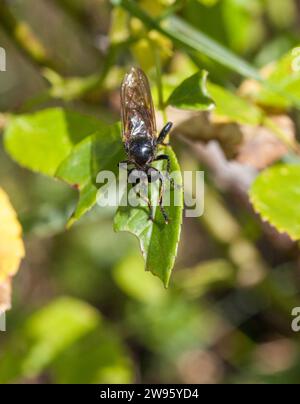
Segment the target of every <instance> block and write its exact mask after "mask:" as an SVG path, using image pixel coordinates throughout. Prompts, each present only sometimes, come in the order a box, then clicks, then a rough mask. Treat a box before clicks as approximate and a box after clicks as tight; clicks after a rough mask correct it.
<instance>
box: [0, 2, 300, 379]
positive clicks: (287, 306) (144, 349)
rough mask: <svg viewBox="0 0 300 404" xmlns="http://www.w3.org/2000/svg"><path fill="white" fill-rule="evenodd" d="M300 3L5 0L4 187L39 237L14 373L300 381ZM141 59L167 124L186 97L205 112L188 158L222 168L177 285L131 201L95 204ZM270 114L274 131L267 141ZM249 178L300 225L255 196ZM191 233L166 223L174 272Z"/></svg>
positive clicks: (33, 242) (16, 320)
mask: <svg viewBox="0 0 300 404" xmlns="http://www.w3.org/2000/svg"><path fill="white" fill-rule="evenodd" d="M299 16H300V7H299V2H298V1H296V0H276V1H269V0H268V1H265V0H253V1H252V0H251V1H240V0H151V1H148V0H139V1H132V0H115V1H111V2H109V1H106V0H76V1H69V0H55V1H51V0H40V1H39V2H36V1H34V0H27V1H21V0H18V1H15V2H13V3H11V4H10V3H9V4H8V3H7V2H5V1H2V0H0V21H1V24H0V46H2V47H4V48H5V49H6V52H7V57H8V69H7V72H5V73H3V72H1V73H0V111H1V112H0V132H1V138H4V137H2V132H3V133H4V131H5V139H4V141H3V142H2V143H1V147H0V186H1V187H2V188H4V189H5V190H6V192H7V193H8V194H9V196H10V198H11V200H12V202H13V205H14V206H15V208H16V210H17V212H18V215H19V219H20V221H21V224H22V226H23V230H24V239H25V244H26V258H25V260H24V261H23V264H22V267H21V269H20V271H19V274H18V276H17V277H16V280H15V281H14V294H13V310H12V311H10V312H8V313H7V332H6V333H0V382H1V383H13V382H22V383H82V382H86V383H136V382H145V383H153V382H160V383H175V382H181V383H251V382H253V383H298V382H299V377H300V368H299V358H300V349H299V333H295V332H293V331H292V330H291V321H292V319H293V318H292V316H291V311H292V309H293V308H294V307H296V306H300V301H299V291H300V283H299V262H300V261H299V246H298V242H297V241H292V240H291V238H290V236H292V237H293V238H294V239H296V240H298V239H299V231H298V223H297V217H298V216H299V215H298V210H297V209H298V206H297V200H298V195H299V184H298V171H297V170H298V164H299V146H298V142H297V140H298V133H297V131H298V128H299V122H300V116H299V105H300V99H299V91H300V74H299V72H298V71H297V69H296V70H295V69H294V70H293V66H294V67H295V66H296V65H293V62H294V57H295V53H293V52H292V49H293V48H295V47H297V46H298V45H299V42H300V31H299V26H300V25H299V19H300V17H299ZM296 56H297V55H296ZM133 64H139V65H141V67H143V69H145V70H146V72H147V75H148V76H149V78H150V80H151V83H152V85H153V95H154V99H155V103H156V107H157V110H158V114H157V115H158V116H159V126H160V125H161V122H162V119H161V116H160V115H164V114H167V115H168V118H169V119H173V117H174V120H175V123H176V124H177V123H179V124H180V122H181V121H180V119H181V118H180V114H184V121H185V122H186V121H187V126H186V128H188V129H186V130H185V131H183V132H181V133H180V136H177V133H176V127H175V133H176V134H175V135H174V137H173V138H171V141H172V144H173V147H174V150H175V152H176V155H177V157H178V161H179V163H180V166H181V167H182V169H192V170H198V169H204V170H205V176H206V178H205V179H206V188H205V200H204V202H205V211H204V215H203V216H202V217H200V218H199V219H198V218H196V219H192V218H185V219H184V222H183V228H182V237H181V241H180V244H179V248H178V254H177V260H176V265H175V271H174V274H173V278H172V279H171V282H170V286H169V289H165V288H164V287H163V285H162V283H161V282H160V280H159V279H158V278H157V277H154V276H152V274H150V273H148V272H145V271H144V262H143V259H142V257H141V254H140V252H139V246H138V242H137V240H135V239H134V238H133V237H132V235H130V234H127V233H123V232H122V233H114V231H113V222H114V215H115V211H114V210H112V209H108V208H105V209H104V208H99V207H94V208H93V210H91V211H90V212H89V213H88V214H87V215H85V216H84V217H81V216H82V215H83V214H84V213H86V212H87V211H89V210H90V208H91V207H92V206H93V205H94V204H95V199H96V192H97V188H95V187H94V179H95V173H96V172H97V171H99V169H101V168H110V169H113V170H117V167H116V165H115V162H116V161H118V160H121V159H122V153H123V149H122V144H121V139H120V137H119V126H118V124H115V122H117V121H119V95H118V94H119V86H120V82H121V80H122V77H123V76H124V74H125V72H126V71H127V70H128V67H129V66H131V65H133ZM205 70H206V71H208V72H209V76H208V82H207V83H203V80H204V76H205V73H203V72H204V71H205ZM199 72H202V73H199ZM199 78H200V80H199ZM205 78H206V76H205ZM204 81H205V80H204ZM199 83H200V85H199ZM205 84H207V89H206V87H205ZM203 85H204V86H203ZM185 95H187V100H186V99H185V98H184V97H183V98H182V96H185ZM212 101H213V102H214V103H215V104H216V108H215V109H214V110H213V111H212V112H211V114H210V115H209V117H207V116H206V115H205V119H204V118H203V119H201V122H200V123H199V122H198V123H197V125H196V124H195V123H194V121H192V123H190V121H189V119H190V118H191V115H190V114H194V113H195V110H197V111H199V110H201V109H203V107H204V109H209V107H210V106H211V104H212ZM167 104H171V105H173V106H176V107H179V108H181V107H184V108H185V109H193V110H194V111H193V112H192V113H190V112H186V111H179V110H176V111H175V112H174V111H173V110H169V109H167V110H165V107H166V106H167ZM159 110H162V111H160V112H162V114H160V113H159ZM71 111H72V112H71ZM197 111H196V112H197ZM199 116H201V117H203V116H202V115H199ZM278 116H279V117H282V116H283V117H285V119H288V122H289V123H290V126H289V128H290V127H291V128H292V136H290V134H289V131H287V129H286V127H281V126H279V125H278V124H277V120H276V118H278ZM274 117H275V119H274ZM177 121H178V122H177ZM207 125H208V126H209V130H208V129H207ZM179 127H180V126H179ZM221 128H222V129H224V128H225V129H227V132H226V135H224V132H220V130H221ZM249 128H250V129H249ZM262 128H263V130H265V131H267V138H268V136H269V137H271V139H272V140H271V141H269V143H268V142H267V140H266V139H265V138H263V139H262V140H261V138H259V139H258V141H257V143H255V142H254V146H253V144H252V143H251V142H250V145H249V138H250V140H251V139H253V138H255V136H256V135H257V134H258V133H259V131H260V130H261V129H262ZM237 129H238V132H237ZM249 133H250V135H251V136H250V135H249ZM191 134H192V135H194V136H192V135H191ZM255 139H257V138H255ZM274 139H275V140H274ZM278 139H279V140H280V142H281V143H280V147H279V146H278V143H276V142H278ZM211 140H214V141H211ZM216 140H217V141H218V142H219V143H218V144H217V146H216ZM233 140H234V141H233ZM265 142H267V146H266V148H264V149H263V152H261V154H263V156H264V157H268V161H267V163H264V165H263V167H261V166H260V167H259V169H258V167H257V165H255V164H254V165H252V166H251V167H249V165H248V164H247V163H244V161H243V160H242V159H241V158H240V155H239V154H238V156H236V147H237V146H239V147H240V148H241V150H243V151H244V155H243V156H244V158H245V156H246V157H247V156H248V155H249V154H251V152H252V155H251V156H253V154H254V156H255V157H256V158H257V159H258V155H259V154H260V153H259V152H260V150H261V149H262V148H263V147H265ZM274 142H275V146H274ZM4 143H5V147H4ZM206 143H208V145H207V146H205V145H204V144H206ZM240 143H241V144H240ZM219 145H220V146H221V147H220V146H219ZM272 145H273V146H272ZM282 145H283V146H284V149H283V151H282V147H283V146H282ZM233 146H234V150H233ZM216 147H219V149H218V152H216V151H215V149H216ZM222 149H224V151H225V152H226V151H229V152H228V154H230V155H231V156H232V157H234V158H236V160H233V161H227V160H226V158H225V157H224V155H223V154H222ZM278 149H280V150H279V152H278ZM253 150H254V151H253ZM274 150H275V151H276V153H275V152H274ZM112 151H113V152H114V153H112ZM170 153H172V152H170ZM8 154H9V156H10V157H9V156H8ZM226 155H227V153H226ZM103 156H107V158H106V159H103ZM274 156H275V157H274ZM11 157H12V158H13V160H15V161H16V162H18V163H19V164H16V163H15V162H13V160H12V159H11ZM254 160H255V159H254ZM282 160H283V161H284V165H283V164H280V165H279V166H277V165H275V166H274V167H273V166H272V167H268V166H270V165H273V164H274V163H277V162H281V163H282ZM247 161H249V160H247ZM251 161H252V160H251ZM255 163H256V162H255ZM290 163H293V164H292V165H291V164H290ZM173 164H174V165H177V164H178V163H177V161H176V160H175V158H174V161H173ZM262 168H263V170H262V173H261V174H259V170H260V169H262ZM27 169H30V170H32V171H37V172H39V173H42V175H41V174H37V173H32V172H30V171H28V170H27ZM264 169H265V170H264ZM51 177H52V178H51ZM255 177H256V180H255V181H254V183H253V185H252V186H251V188H250V183H252V181H253V180H254V178H255ZM58 178H59V179H61V180H63V181H64V182H65V183H64V182H60V181H57V179H58ZM245 184H246V185H245ZM69 185H73V186H74V185H76V188H77V189H76V190H75V189H73V188H72V187H70V186H69ZM78 189H79V191H80V196H79V202H78V196H77V192H78ZM249 189H250V196H251V200H252V201H253V202H254V207H255V209H256V210H257V211H258V212H259V213H261V214H262V219H268V220H269V222H270V223H271V224H273V225H274V226H276V227H277V229H279V230H284V231H286V232H287V233H288V234H289V235H288V234H280V233H279V232H278V231H277V230H276V228H274V227H271V226H270V225H269V224H267V223H265V222H263V220H261V217H260V216H258V215H256V214H255V213H254V212H253V208H252V207H251V206H250V204H249V197H248V194H247V192H248V190H249ZM191 192H192V190H191ZM74 212H75V213H74ZM125 213H126V212H125ZM72 214H73V216H72ZM118 214H119V215H120V214H121V216H122V212H121V213H120V212H119V213H118ZM123 214H124V212H123ZM70 217H71V223H70V222H69V224H75V221H76V225H74V226H73V227H72V228H70V229H69V230H66V228H65V226H66V223H67V222H68V220H69V219H70ZM78 219H80V220H79V221H78V222H77V220H78ZM122 220H123V222H122V221H120V222H119V227H120V229H123V230H124V229H126V227H128V222H127V219H126V215H125V219H124V217H123V219H122ZM141 223H142V222H141V221H138V224H141ZM116 227H118V226H116ZM179 228H180V226H179V221H178V229H179ZM129 230H132V229H129ZM133 230H135V229H133ZM133 232H134V231H133ZM175 236H176V237H175V238H174V239H173V240H171V242H170V240H167V241H166V238H167V237H162V238H161V239H159V238H157V239H156V241H157V240H158V245H157V246H156V247H155V250H153V251H154V252H153V251H152V252H151V254H152V255H153V256H152V257H151V260H152V261H151V264H152V265H155V268H154V269H153V272H155V270H162V271H166V273H167V274H169V272H168V268H167V267H168V265H167V264H166V260H167V261H168V262H170V261H172V260H173V259H174V258H175V257H171V258H170V257H165V256H164V246H165V244H166V242H170V244H172V246H173V247H174V246H175V247H174V248H175V252H176V249H177V237H178V233H176V234H175ZM0 243H1V235H0ZM170 251H171V250H170ZM172 251H174V250H172ZM153 263H154V264H153ZM162 263H163V265H162ZM159 265H161V266H159ZM166 273H164V276H166ZM165 281H166V278H165Z"/></svg>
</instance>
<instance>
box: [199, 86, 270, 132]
mask: <svg viewBox="0 0 300 404" xmlns="http://www.w3.org/2000/svg"><path fill="white" fill-rule="evenodd" d="M207 88H208V91H209V94H210V95H211V96H212V98H213V100H214V101H215V104H216V109H215V110H214V114H215V115H217V116H219V117H222V118H225V119H226V120H228V121H232V122H237V123H240V124H248V125H260V124H261V122H262V118H263V112H262V111H261V110H260V108H258V107H256V106H255V105H253V104H252V103H251V102H249V101H247V100H245V99H244V98H242V97H239V96H238V95H236V94H234V93H233V92H230V91H228V90H226V89H225V88H223V87H220V86H218V85H217V84H213V83H211V82H208V83H207Z"/></svg>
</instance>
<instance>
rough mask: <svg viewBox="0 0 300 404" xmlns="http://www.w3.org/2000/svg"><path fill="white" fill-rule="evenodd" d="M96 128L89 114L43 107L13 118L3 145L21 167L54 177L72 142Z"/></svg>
mask: <svg viewBox="0 0 300 404" xmlns="http://www.w3.org/2000/svg"><path fill="white" fill-rule="evenodd" d="M100 124H101V123H100ZM98 128H99V121H97V120H96V119H94V118H92V117H88V116H84V115H81V114H78V113H75V112H70V111H66V110H64V109H61V108H52V109H46V110H44V111H41V112H37V113H34V114H28V115H20V116H16V117H13V118H12V119H11V120H10V122H9V124H8V126H7V128H6V131H5V148H6V151H7V152H8V153H9V154H10V156H11V157H12V158H13V159H14V160H16V161H17V162H18V163H19V164H20V165H22V166H23V167H26V168H29V169H30V170H33V171H38V172H40V173H43V174H46V175H50V176H53V175H54V174H55V172H56V170H57V168H58V166H59V164H60V163H61V162H62V161H63V160H64V159H65V158H66V157H67V156H68V155H69V154H70V152H71V150H72V148H73V147H74V145H76V144H77V143H79V142H80V141H81V140H82V139H84V138H85V137H87V136H89V135H91V134H92V133H94V132H95V131H96V130H97V129H98Z"/></svg>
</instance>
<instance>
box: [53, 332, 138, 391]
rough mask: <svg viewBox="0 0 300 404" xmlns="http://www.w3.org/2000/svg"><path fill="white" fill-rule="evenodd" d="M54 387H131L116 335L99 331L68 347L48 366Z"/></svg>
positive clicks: (127, 362) (128, 368)
mask: <svg viewBox="0 0 300 404" xmlns="http://www.w3.org/2000/svg"><path fill="white" fill-rule="evenodd" d="M51 373H52V375H53V376H54V380H55V382H56V383H57V384H82V383H84V384H99V383H108V384H115V383H122V384H128V383H133V381H134V380H133V379H134V369H133V365H132V362H131V360H130V357H129V355H128V352H127V351H126V349H125V348H124V346H123V344H122V343H121V341H120V339H119V337H118V336H117V333H116V332H112V331H111V330H109V329H108V327H107V325H105V328H104V327H99V328H97V329H96V330H95V331H93V332H92V333H89V334H88V335H86V336H84V337H83V338H81V339H80V340H79V341H77V342H76V343H75V344H73V345H71V346H70V347H68V348H67V349H66V350H65V351H64V352H63V353H62V355H60V356H59V357H58V358H57V360H56V361H55V362H54V363H53V365H51Z"/></svg>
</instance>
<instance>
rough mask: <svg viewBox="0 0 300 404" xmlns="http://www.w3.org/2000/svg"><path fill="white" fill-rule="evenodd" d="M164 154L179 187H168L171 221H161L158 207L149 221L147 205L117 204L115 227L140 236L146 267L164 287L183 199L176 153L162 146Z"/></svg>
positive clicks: (178, 230)
mask: <svg viewBox="0 0 300 404" xmlns="http://www.w3.org/2000/svg"><path fill="white" fill-rule="evenodd" d="M165 153H166V154H168V155H169V157H170V160H171V172H174V173H175V172H176V173H177V178H176V179H175V182H176V184H177V185H178V186H179V187H176V188H175V189H174V190H172V189H171V192H170V201H171V203H170V205H171V206H169V207H167V206H165V209H166V211H167V214H168V216H169V218H170V223H169V224H165V223H164V220H163V218H162V215H161V212H160V209H159V208H158V207H156V208H155V220H154V223H153V222H152V221H150V220H148V216H149V212H148V208H147V207H146V206H138V207H136V208H134V207H130V206H120V207H119V209H118V211H117V214H116V216H115V223H114V227H115V230H116V231H129V232H131V233H133V234H134V235H136V236H137V237H138V238H139V240H140V245H141V249H142V253H143V256H144V259H145V261H146V270H147V271H151V272H152V273H153V274H154V275H157V276H158V277H159V278H160V279H161V280H162V281H163V282H164V284H165V286H166V287H167V286H168V284H169V280H170V276H171V272H172V269H173V266H174V262H175V258H176V253H177V247H178V242H179V237H180V231H181V223H182V209H183V198H182V189H181V184H182V178H181V173H180V167H179V165H178V162H177V159H176V156H175V154H174V152H173V151H172V149H171V148H165ZM157 168H158V169H160V170H162V163H160V164H158V165H157ZM174 194H176V195H174ZM152 197H153V200H156V201H157V198H158V190H157V192H155V193H154V195H152ZM175 197H177V198H176V199H177V200H179V202H180V203H178V205H179V206H175V203H174V198H175ZM142 205H144V204H142Z"/></svg>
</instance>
